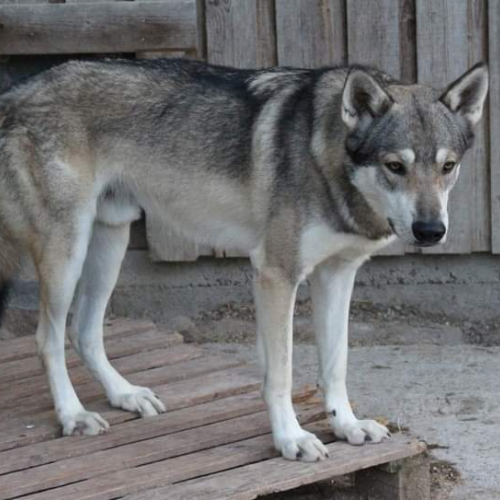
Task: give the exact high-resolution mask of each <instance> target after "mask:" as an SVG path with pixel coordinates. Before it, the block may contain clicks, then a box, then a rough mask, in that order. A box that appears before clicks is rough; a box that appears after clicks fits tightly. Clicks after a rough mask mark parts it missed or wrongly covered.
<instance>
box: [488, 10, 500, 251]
mask: <svg viewBox="0 0 500 500" xmlns="http://www.w3.org/2000/svg"><path fill="white" fill-rule="evenodd" d="M488 17H489V20H488V21H489V58H490V134H491V135H490V137H491V141H490V144H491V230H492V250H493V252H494V253H500V164H499V163H500V161H499V160H500V2H498V1H496V0H490V2H489V9H488Z"/></svg>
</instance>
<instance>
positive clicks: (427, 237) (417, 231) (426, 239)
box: [411, 221, 446, 246]
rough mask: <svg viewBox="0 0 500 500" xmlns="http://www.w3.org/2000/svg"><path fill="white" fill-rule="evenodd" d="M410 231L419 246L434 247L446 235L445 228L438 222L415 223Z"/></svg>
mask: <svg viewBox="0 0 500 500" xmlns="http://www.w3.org/2000/svg"><path fill="white" fill-rule="evenodd" d="M411 229H412V232H413V236H415V239H416V240H417V244H418V245H419V246H431V245H436V244H437V243H439V242H440V241H441V239H442V238H443V236H444V235H445V233H446V226H445V225H444V224H443V223H442V222H440V221H438V222H424V221H417V222H414V223H413V224H412V226H411Z"/></svg>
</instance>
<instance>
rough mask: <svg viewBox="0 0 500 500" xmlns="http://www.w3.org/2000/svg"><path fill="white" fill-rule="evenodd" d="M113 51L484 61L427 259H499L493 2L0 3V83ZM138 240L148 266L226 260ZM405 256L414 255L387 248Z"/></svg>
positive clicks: (394, 67)
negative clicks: (472, 137)
mask: <svg viewBox="0 0 500 500" xmlns="http://www.w3.org/2000/svg"><path fill="white" fill-rule="evenodd" d="M54 4H56V5H54ZM61 4H64V5H61ZM117 52H119V53H124V54H126V55H127V56H128V57H129V56H133V57H154V56H158V55H170V54H175V55H179V54H181V55H185V56H187V57H196V58H199V59H205V60H207V61H208V62H211V63H216V64H225V65H232V66H237V67H265V66H273V65H276V64H279V65H289V66H303V67H316V66H322V65H332V64H349V63H366V64H371V65H375V66H378V67H380V68H381V69H383V70H385V71H387V72H389V73H391V74H392V75H394V76H396V77H399V78H401V79H402V80H403V81H406V82H416V81H418V82H422V83H429V84H432V85H434V86H444V85H446V84H447V83H448V82H450V81H451V80H453V79H454V78H456V77H458V76H459V75H460V74H461V73H463V72H464V71H465V70H466V69H467V68H468V67H470V66H471V65H473V64H474V63H475V62H477V61H481V60H485V61H488V60H489V63H490V71H491V92H490V99H489V106H488V108H487V112H486V117H485V119H484V120H483V121H482V123H481V125H480V128H479V131H478V136H477V140H476V145H475V147H474V150H473V151H471V152H469V154H468V156H467V160H466V161H465V162H464V163H463V166H462V171H461V177H460V181H459V183H458V185H457V187H456V188H455V190H454V192H453V194H452V197H451V200H450V217H451V231H450V238H449V240H448V242H447V243H446V244H445V245H444V246H442V247H439V248H434V249H430V250H425V253H460V254H467V253H473V252H493V253H500V166H498V165H497V163H498V159H499V158H500V112H499V111H498V110H499V109H500V1H499V0H149V1H142V0H141V1H140V0H136V1H130V0H121V1H120V0H118V1H111V0H107V1H104V0H66V1H64V0H3V1H2V0H0V56H2V57H4V59H3V60H2V62H1V65H0V85H3V86H6V85H7V84H9V83H11V82H12V81H13V80H16V79H17V78H18V77H19V76H20V75H25V74H26V73H32V72H34V71H36V70H38V69H41V68H43V67H46V66H49V65H51V64H53V63H54V62H58V61H59V60H60V59H61V56H60V54H72V55H75V54H89V53H92V54H97V53H117ZM26 54H31V56H29V57H27V56H26ZM42 54H44V55H43V56H42ZM46 54H58V55H57V56H52V57H53V59H50V58H47V56H46ZM64 57H67V56H64ZM54 58H55V59H54ZM492 138H493V140H491V139H492ZM495 139H496V140H495ZM143 234H144V231H143V229H142V228H141V226H138V227H136V229H135V231H134V235H133V238H132V245H133V246H136V247H144V246H145V239H144V237H143ZM146 234H147V239H148V242H149V246H150V250H151V253H152V256H153V258H154V259H155V260H193V259H195V258H197V256H199V255H216V256H223V255H234V254H233V253H232V252H231V251H230V249H218V250H214V249H211V248H199V247H197V246H195V245H191V244H189V243H187V242H185V241H183V240H181V239H180V238H179V237H178V236H177V235H175V234H173V233H172V231H171V230H170V229H168V228H164V227H162V226H161V224H160V222H159V221H155V220H148V221H147V225H146ZM420 251H421V250H420ZM404 252H407V253H408V252H415V250H412V249H410V248H403V246H402V245H395V246H394V247H393V248H392V249H391V250H390V253H392V254H401V253H404Z"/></svg>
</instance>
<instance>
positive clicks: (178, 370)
mask: <svg viewBox="0 0 500 500" xmlns="http://www.w3.org/2000/svg"><path fill="white" fill-rule="evenodd" d="M127 359H128V358H125V360H127ZM243 364H244V362H243V361H241V360H238V359H237V358H235V357H234V355H220V356H208V357H205V358H201V359H199V358H198V359H194V360H188V361H184V362H181V363H178V364H175V365H166V366H159V367H157V368H152V369H150V370H145V371H140V372H137V373H130V374H129V375H128V376H127V380H128V381H129V382H130V383H132V384H134V385H140V386H147V387H155V386H159V385H165V384H170V383H173V382H178V381H180V380H187V379H189V378H194V377H199V376H203V375H206V374H208V373H213V372H216V371H220V370H227V369H229V368H236V367H237V366H242V365H243ZM70 376H71V373H70ZM77 393H78V397H79V398H80V400H81V401H82V403H84V404H85V405H88V404H89V403H90V402H91V401H95V400H96V399H99V398H102V397H103V394H104V393H103V390H102V387H101V385H100V384H99V383H97V382H94V381H92V382H89V383H87V384H83V385H79V386H78V387H77ZM53 404H54V403H53V400H52V396H51V394H50V392H49V391H43V392H41V393H36V394H33V395H31V396H28V397H25V398H23V399H19V400H18V401H16V400H15V399H14V400H10V401H9V402H7V403H6V404H5V405H4V406H3V407H2V408H1V409H0V416H1V417H2V418H9V417H10V418H14V417H15V416H19V415H23V414H25V413H33V412H38V411H44V410H49V409H50V408H52V406H53Z"/></svg>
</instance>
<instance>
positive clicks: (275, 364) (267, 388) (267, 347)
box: [254, 268, 328, 462]
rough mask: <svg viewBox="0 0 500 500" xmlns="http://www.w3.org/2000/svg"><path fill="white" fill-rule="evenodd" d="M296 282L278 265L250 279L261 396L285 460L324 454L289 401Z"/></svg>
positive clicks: (275, 440) (303, 458) (316, 457)
mask: <svg viewBox="0 0 500 500" xmlns="http://www.w3.org/2000/svg"><path fill="white" fill-rule="evenodd" d="M296 290H297V285H296V284H293V283H290V282H289V280H288V279H287V278H286V277H285V276H284V273H282V272H281V270H279V269H269V268H267V269H259V270H257V271H256V277H255V282H254V293H255V306H256V309H257V335H258V338H259V340H258V342H259V350H261V353H262V358H263V359H262V362H263V364H264V371H265V376H264V385H263V397H264V400H265V402H266V404H267V408H268V411H269V417H270V420H271V427H272V431H273V439H274V444H275V447H276V449H277V450H278V451H280V452H281V453H282V454H283V456H284V457H285V458H287V459H289V460H303V461H307V462H315V461H317V460H321V459H323V458H325V457H326V456H327V455H328V452H327V449H326V447H325V446H324V445H323V443H322V442H321V441H320V440H319V439H317V438H316V436H315V435H314V434H311V433H310V432H307V431H305V430H303V429H302V428H301V427H300V425H299V422H298V421H297V417H296V416H295V412H294V410H293V404H292V321H293V306H294V303H295V295H296Z"/></svg>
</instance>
